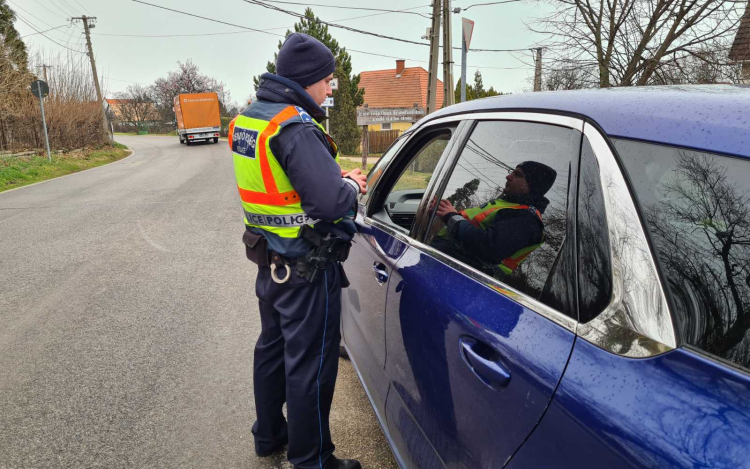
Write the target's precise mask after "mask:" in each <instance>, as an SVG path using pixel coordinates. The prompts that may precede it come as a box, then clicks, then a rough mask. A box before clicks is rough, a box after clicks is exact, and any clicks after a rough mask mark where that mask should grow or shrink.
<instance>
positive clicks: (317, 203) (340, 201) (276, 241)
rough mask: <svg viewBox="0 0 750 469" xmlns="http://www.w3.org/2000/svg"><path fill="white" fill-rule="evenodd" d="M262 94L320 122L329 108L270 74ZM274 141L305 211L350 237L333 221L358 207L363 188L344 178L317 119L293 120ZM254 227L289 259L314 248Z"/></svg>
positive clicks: (318, 226)
mask: <svg viewBox="0 0 750 469" xmlns="http://www.w3.org/2000/svg"><path fill="white" fill-rule="evenodd" d="M257 98H258V100H259V101H266V102H272V103H283V104H290V105H293V106H299V107H301V108H302V109H304V110H305V111H306V112H307V113H308V114H310V115H311V116H312V117H313V119H315V120H316V121H318V122H322V121H323V120H324V119H325V118H326V117H325V111H323V109H322V108H321V107H320V106H319V105H318V104H317V103H315V102H314V101H313V99H312V98H311V97H310V95H309V94H307V92H306V91H305V90H304V89H303V88H302V87H301V86H300V85H298V84H297V83H295V82H293V81H291V80H287V79H286V78H283V77H280V76H277V75H273V74H271V73H264V74H263V75H261V82H260V87H259V88H258V93H257ZM249 112H252V105H251V106H250V107H249V108H247V109H245V110H244V111H243V114H244V115H247V114H248V113H249ZM270 145H271V151H273V154H274V155H275V156H276V158H277V159H278V160H279V163H280V164H281V167H282V168H284V171H285V172H286V174H287V176H289V180H290V181H291V183H292V187H294V190H296V191H297V193H298V194H299V195H300V198H301V199H302V210H304V211H305V213H306V214H307V215H308V216H310V217H312V218H314V219H318V220H322V222H319V223H318V224H316V225H315V229H316V230H320V231H329V232H335V233H336V234H338V235H339V236H341V237H345V236H346V233H342V230H340V229H337V228H335V227H334V226H333V224H332V223H330V222H332V221H334V220H338V219H339V218H342V217H344V216H345V215H347V213H349V212H350V211H351V210H352V209H353V208H355V206H356V205H355V204H356V201H357V195H358V193H359V191H358V190H357V189H355V187H354V185H353V184H351V183H347V182H346V180H345V179H343V178H342V177H341V170H340V168H339V166H338V164H336V161H335V160H334V158H333V155H332V152H333V150H332V148H331V146H330V144H329V143H328V141H327V139H326V138H325V136H324V135H323V133H322V132H321V131H320V129H319V128H318V127H317V126H316V125H315V124H314V123H312V122H305V123H294V124H290V125H288V126H286V127H284V128H283V129H282V130H281V132H280V133H279V135H277V136H276V137H275V138H273V139H271V144H270ZM337 227H339V225H337ZM339 228H340V227H339ZM251 230H253V231H255V232H258V233H260V234H263V235H264V236H265V237H266V238H267V239H268V245H269V249H271V250H274V251H276V252H278V253H280V254H282V255H284V256H286V257H289V258H296V257H299V256H302V255H304V254H305V253H306V252H307V251H308V250H309V249H310V244H309V243H307V241H305V240H303V239H288V238H281V237H279V236H276V235H274V234H273V233H269V232H267V231H262V230H258V229H256V228H251Z"/></svg>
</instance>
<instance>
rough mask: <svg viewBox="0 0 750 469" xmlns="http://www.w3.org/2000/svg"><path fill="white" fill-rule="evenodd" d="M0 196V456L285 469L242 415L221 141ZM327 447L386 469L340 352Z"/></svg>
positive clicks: (242, 352)
mask: <svg viewBox="0 0 750 469" xmlns="http://www.w3.org/2000/svg"><path fill="white" fill-rule="evenodd" d="M118 140H119V141H121V142H122V143H124V144H126V145H128V146H129V147H131V148H133V149H135V150H136V154H135V155H133V156H131V157H129V158H127V159H124V160H121V161H119V162H116V163H113V164H110V165H107V166H103V167H99V168H95V169H92V170H89V171H85V172H82V173H78V174H74V175H71V176H67V177H64V178H60V179H56V180H52V181H47V182H44V183H41V184H38V185H35V186H31V187H25V188H21V189H18V190H14V191H10V192H6V193H0V321H2V326H0V468H58V467H59V468H77V467H106V468H121V467H135V468H146V467H154V468H276V467H279V468H287V467H291V465H289V464H288V463H286V462H285V461H284V458H282V457H272V458H266V459H259V458H257V457H256V456H255V453H254V451H253V447H252V435H251V433H250V428H251V425H252V422H253V420H254V415H255V410H254V404H253V399H252V355H253V346H254V343H255V340H256V338H257V335H258V332H259V329H260V321H259V318H258V314H257V302H256V298H255V294H254V287H253V285H254V279H255V268H254V265H252V264H251V263H250V262H249V261H247V260H246V259H245V258H244V248H243V246H242V244H241V241H240V239H241V233H242V225H241V218H240V217H241V207H240V205H239V200H238V196H237V190H236V186H235V182H234V175H233V170H232V161H231V156H230V154H229V152H228V149H227V147H226V142H219V144H207V145H194V146H191V147H186V146H184V145H180V144H179V143H178V142H177V138H176V137H171V138H169V137H149V136H144V137H118ZM333 406H334V410H333V415H332V418H331V420H332V430H333V438H334V442H335V443H336V445H337V451H336V454H337V455H339V456H340V457H356V458H359V459H360V460H361V461H362V462H363V466H364V467H365V468H394V467H396V465H395V463H394V462H393V457H392V455H391V453H390V450H389V449H388V447H387V445H386V443H385V438H384V437H383V434H382V432H381V430H380V427H379V426H378V424H377V421H376V419H375V415H374V413H373V412H372V408H371V407H370V404H369V402H368V401H367V398H366V396H365V394H364V391H363V390H362V387H361V385H360V383H359V381H358V379H357V377H356V375H355V373H354V371H353V369H352V366H351V364H350V363H349V362H347V361H345V360H341V361H340V373H339V382H338V386H337V390H336V396H335V399H334V404H333Z"/></svg>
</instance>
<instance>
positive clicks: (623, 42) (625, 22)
mask: <svg viewBox="0 0 750 469" xmlns="http://www.w3.org/2000/svg"><path fill="white" fill-rule="evenodd" d="M551 1H552V5H553V6H554V7H555V11H554V12H553V13H552V14H550V15H549V16H547V17H545V18H542V19H540V20H538V21H537V23H536V26H535V27H534V28H532V29H533V30H534V31H536V32H541V33H545V34H547V35H548V36H549V40H548V41H547V42H548V44H547V46H548V51H549V54H548V57H549V56H550V55H551V56H552V60H553V63H554V61H555V60H565V61H568V62H569V63H570V62H573V63H575V64H576V65H577V67H578V68H579V70H581V73H583V74H589V75H591V76H592V77H596V78H597V79H598V80H597V81H598V86H599V87H602V88H606V87H610V86H631V85H647V84H652V83H654V82H659V79H658V73H659V72H660V71H662V70H663V69H664V68H665V67H667V66H670V65H675V64H679V63H683V62H684V61H685V60H686V59H687V58H688V57H698V58H700V59H701V60H703V61H704V62H706V61H712V63H714V64H715V65H719V64H720V63H719V62H716V61H717V60H723V56H722V55H721V54H719V53H721V52H725V51H728V50H729V48H730V46H731V41H732V39H733V37H734V35H735V33H736V31H737V27H738V25H739V22H740V18H741V16H742V13H743V7H744V3H743V2H738V1H736V0H648V1H639V0H606V1H604V0H602V1H600V2H591V1H590V0H551ZM706 51H712V52H714V53H717V55H705V52H706ZM701 54H704V55H703V56H701Z"/></svg>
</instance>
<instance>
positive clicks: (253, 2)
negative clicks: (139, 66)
mask: <svg viewBox="0 0 750 469" xmlns="http://www.w3.org/2000/svg"><path fill="white" fill-rule="evenodd" d="M133 1H140V0H133ZM242 1H243V2H245V3H249V4H250V5H257V6H261V7H263V8H267V9H269V10H275V11H280V12H282V13H286V14H287V15H290V16H294V17H296V18H300V19H309V18H307V17H306V16H305V15H304V14H302V13H296V12H293V11H290V10H285V9H283V8H279V7H277V6H275V5H269V4H267V3H263V2H261V1H258V0H242ZM315 22H316V23H321V24H325V25H326V26H330V27H332V28H340V29H344V30H347V31H351V32H355V33H359V34H365V35H368V36H375V37H379V38H381V39H389V40H391V41H398V42H405V43H407V44H416V45H418V46H428V45H429V44H427V43H426V42H417V41H412V40H410V39H402V38H398V37H392V36H386V35H384V34H378V33H373V32H370V31H363V30H361V29H356V28H352V27H349V26H344V25H342V24H335V23H329V22H328V21H323V20H321V19H319V18H316V19H315Z"/></svg>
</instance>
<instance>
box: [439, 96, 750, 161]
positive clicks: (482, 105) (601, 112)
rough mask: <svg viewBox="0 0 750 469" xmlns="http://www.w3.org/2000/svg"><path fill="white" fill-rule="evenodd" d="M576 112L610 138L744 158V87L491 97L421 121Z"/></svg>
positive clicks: (748, 109) (747, 101)
mask: <svg viewBox="0 0 750 469" xmlns="http://www.w3.org/2000/svg"><path fill="white" fill-rule="evenodd" d="M497 110H500V111H534V112H538V111H552V112H558V113H565V114H576V115H579V116H583V117H586V118H588V119H590V120H592V121H594V122H595V123H596V124H598V125H599V126H600V127H601V128H602V129H603V130H604V132H605V133H606V134H607V135H609V136H610V137H622V138H630V139H638V140H647V141H651V142H657V143H663V144H671V145H678V146H682V147H689V148H694V149H698V150H704V151H711V152H718V153H726V154H730V155H736V156H744V157H750V86H741V85H691V86H639V87H622V88H606V89H597V90H576V91H548V92H542V93H523V94H512V95H502V96H495V97H492V98H485V99H479V100H475V101H469V102H466V103H461V104H456V105H454V106H449V107H447V108H445V109H441V110H440V111H438V112H435V113H433V114H430V115H429V116H428V118H427V119H425V121H429V120H432V119H436V118H439V117H443V116H448V115H452V114H457V113H465V112H480V111H497Z"/></svg>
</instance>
